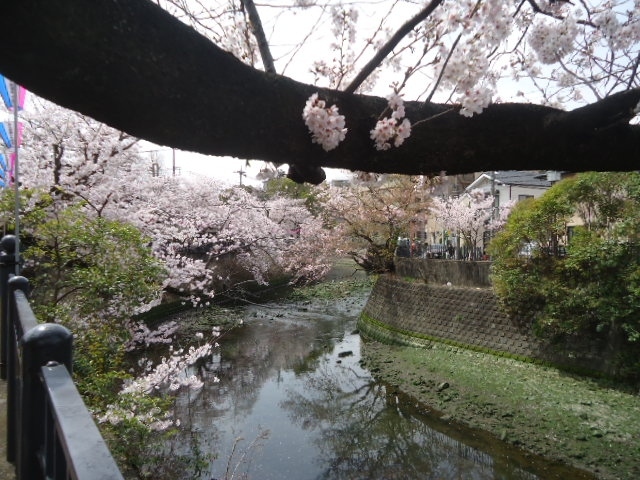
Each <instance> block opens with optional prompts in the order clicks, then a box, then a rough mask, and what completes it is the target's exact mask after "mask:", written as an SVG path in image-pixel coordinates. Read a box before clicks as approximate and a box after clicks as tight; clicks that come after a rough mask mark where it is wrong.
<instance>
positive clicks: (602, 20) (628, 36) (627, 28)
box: [593, 2, 640, 50]
mask: <svg viewBox="0 0 640 480" xmlns="http://www.w3.org/2000/svg"><path fill="white" fill-rule="evenodd" d="M635 3H636V5H635V11H634V12H628V13H627V14H626V15H624V17H623V18H624V20H625V21H621V18H620V17H619V16H618V14H616V12H615V10H614V9H613V8H610V9H604V10H603V11H602V12H600V13H599V14H598V15H596V16H595V18H594V19H593V23H594V24H595V25H596V26H597V27H598V28H599V29H600V31H601V32H602V35H603V36H604V37H605V38H606V39H607V41H608V42H609V46H610V47H611V49H613V50H620V49H626V48H629V47H630V46H631V44H632V43H633V42H635V41H637V39H638V38H640V18H639V17H640V2H635Z"/></svg>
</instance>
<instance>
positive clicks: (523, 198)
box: [518, 195, 533, 202]
mask: <svg viewBox="0 0 640 480" xmlns="http://www.w3.org/2000/svg"><path fill="white" fill-rule="evenodd" d="M527 198H533V195H518V201H519V202H521V201H523V200H526V199H527Z"/></svg>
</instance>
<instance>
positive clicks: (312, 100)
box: [302, 93, 347, 152]
mask: <svg viewBox="0 0 640 480" xmlns="http://www.w3.org/2000/svg"><path fill="white" fill-rule="evenodd" d="M302 118H303V119H304V123H305V124H306V125H307V128H308V129H309V132H311V139H312V141H313V143H317V144H319V145H320V146H321V147H322V148H323V149H324V150H325V151H327V152H328V151H330V150H333V149H334V148H336V147H337V146H338V144H339V143H340V142H341V141H343V140H344V139H345V136H346V135H347V129H346V128H345V119H344V116H343V115H340V114H339V113H338V107H336V106H335V105H331V106H330V107H328V108H327V107H326V104H325V101H324V100H320V99H319V98H318V94H317V93H314V94H313V95H311V96H310V97H309V99H308V100H307V103H306V104H305V106H304V109H303V111H302Z"/></svg>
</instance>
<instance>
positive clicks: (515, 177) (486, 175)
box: [467, 170, 561, 191]
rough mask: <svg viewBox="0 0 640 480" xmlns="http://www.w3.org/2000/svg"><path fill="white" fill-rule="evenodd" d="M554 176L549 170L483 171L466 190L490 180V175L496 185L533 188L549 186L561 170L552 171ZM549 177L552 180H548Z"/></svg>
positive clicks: (478, 186) (558, 176) (557, 178)
mask: <svg viewBox="0 0 640 480" xmlns="http://www.w3.org/2000/svg"><path fill="white" fill-rule="evenodd" d="M554 173H555V174H556V177H555V178H554V177H553V176H552V175H549V172H546V171H545V172H540V171H534V170H503V171H498V172H483V173H482V174H481V175H480V176H479V177H478V178H476V180H475V181H474V182H473V183H472V184H471V185H469V186H468V187H467V191H468V190H473V189H475V188H480V187H481V186H482V185H486V184H487V182H491V180H492V176H495V177H494V178H495V181H496V184H497V185H511V186H521V187H534V188H550V187H551V186H552V185H553V184H554V183H555V182H556V181H557V180H559V179H560V175H561V172H554ZM549 177H551V178H552V180H549Z"/></svg>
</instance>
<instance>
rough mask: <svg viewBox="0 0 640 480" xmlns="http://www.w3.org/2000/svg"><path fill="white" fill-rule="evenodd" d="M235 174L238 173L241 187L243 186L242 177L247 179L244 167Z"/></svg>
mask: <svg viewBox="0 0 640 480" xmlns="http://www.w3.org/2000/svg"><path fill="white" fill-rule="evenodd" d="M234 173H237V174H238V175H239V177H240V186H242V177H246V176H247V173H246V172H245V171H244V170H242V167H240V170H236V171H235V172H234Z"/></svg>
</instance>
